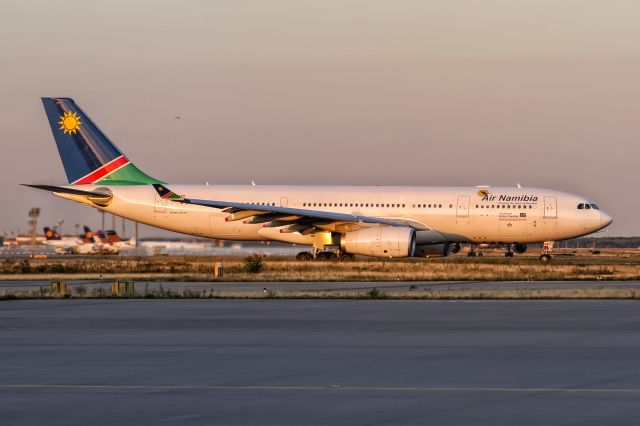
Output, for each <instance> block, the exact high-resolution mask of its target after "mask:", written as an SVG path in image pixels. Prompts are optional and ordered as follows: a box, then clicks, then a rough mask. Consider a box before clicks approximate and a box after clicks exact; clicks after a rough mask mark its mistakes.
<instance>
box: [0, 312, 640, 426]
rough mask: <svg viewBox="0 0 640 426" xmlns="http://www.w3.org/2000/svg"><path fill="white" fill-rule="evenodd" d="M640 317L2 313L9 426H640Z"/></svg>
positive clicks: (1, 384) (0, 364) (3, 389)
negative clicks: (46, 425)
mask: <svg viewBox="0 0 640 426" xmlns="http://www.w3.org/2000/svg"><path fill="white" fill-rule="evenodd" d="M639 354H640V302H636V301H614V300H604V301H590V300H581V301H400V300H277V299H273V300H268V299H265V300H220V299H212V300H143V299H128V300H32V301H5V302H1V303H0V413H1V417H0V418H1V420H0V423H2V424H3V425H5V424H6V425H32V424H49V425H57V424H60V425H62V424H64V425H87V424H92V425H96V424H119V425H129V424H131V425H140V424H170V425H173V424H175V425H204V424H216V425H218V424H220V425H222V424H224V425H247V424H266V425H286V424H291V425H300V424H305V425H320V424H322V425H324V424H349V425H374V424H375V425H382V424H384V425H404V424H421V425H422V424H447V425H458V424H481V425H496V424H509V425H512V424H518V425H540V424H554V425H555V424H562V425H574V424H575V425H578V424H579V425H590V424H593V425H601V424H608V425H615V424H625V425H627V424H635V423H637V419H638V418H639V417H640V367H639V365H640V364H639V363H638V359H639V358H638V355H639Z"/></svg>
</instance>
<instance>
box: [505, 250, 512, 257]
mask: <svg viewBox="0 0 640 426" xmlns="http://www.w3.org/2000/svg"><path fill="white" fill-rule="evenodd" d="M504 256H505V257H513V252H512V251H508V252H506V253H505V254H504Z"/></svg>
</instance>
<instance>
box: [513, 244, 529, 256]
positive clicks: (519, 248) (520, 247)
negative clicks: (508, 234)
mask: <svg viewBox="0 0 640 426" xmlns="http://www.w3.org/2000/svg"><path fill="white" fill-rule="evenodd" d="M513 251H515V252H516V253H518V254H522V253H524V252H525V251H527V245H526V244H525V243H517V244H514V245H513Z"/></svg>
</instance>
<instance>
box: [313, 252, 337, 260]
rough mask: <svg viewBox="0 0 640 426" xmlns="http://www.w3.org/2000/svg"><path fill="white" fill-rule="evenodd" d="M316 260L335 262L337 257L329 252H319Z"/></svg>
mask: <svg viewBox="0 0 640 426" xmlns="http://www.w3.org/2000/svg"><path fill="white" fill-rule="evenodd" d="M316 258H317V259H318V260H336V259H337V256H336V254H335V253H332V252H330V251H321V252H320V253H318V256H317V257H316Z"/></svg>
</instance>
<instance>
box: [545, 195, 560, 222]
mask: <svg viewBox="0 0 640 426" xmlns="http://www.w3.org/2000/svg"><path fill="white" fill-rule="evenodd" d="M544 217H545V218H547V219H555V218H557V217H558V206H557V200H556V197H544Z"/></svg>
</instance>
